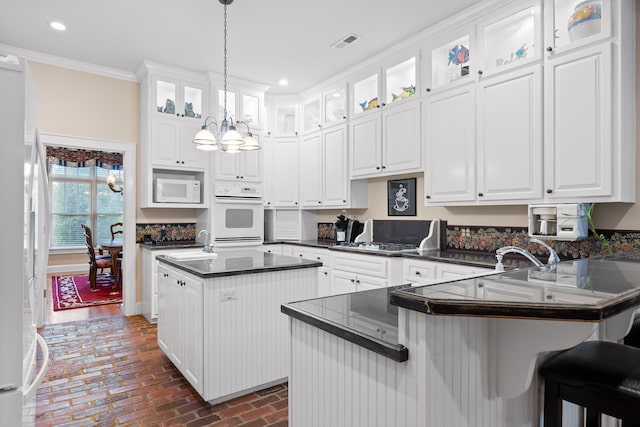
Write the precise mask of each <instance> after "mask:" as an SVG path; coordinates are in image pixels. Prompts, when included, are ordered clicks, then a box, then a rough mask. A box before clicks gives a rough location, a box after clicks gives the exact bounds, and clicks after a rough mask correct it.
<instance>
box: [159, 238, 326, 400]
mask: <svg viewBox="0 0 640 427" xmlns="http://www.w3.org/2000/svg"><path fill="white" fill-rule="evenodd" d="M180 258H182V259H180ZM157 259H158V261H159V262H160V264H159V266H158V269H157V274H158V345H159V347H160V348H161V349H162V351H163V352H164V353H165V354H166V355H167V357H168V358H169V359H170V360H171V361H172V362H173V364H174V365H175V366H176V367H177V368H178V370H180V372H181V373H182V374H183V375H184V377H185V378H186V379H187V380H188V381H189V383H190V384H191V385H192V386H193V387H194V389H195V390H196V391H197V392H198V393H199V394H200V396H202V398H203V399H205V400H207V401H209V402H210V403H216V402H220V401H225V400H228V399H230V398H233V397H235V396H240V395H243V394H246V393H248V392H251V391H254V390H259V389H262V388H266V387H269V386H271V385H274V384H278V383H281V382H284V381H286V379H287V376H288V375H289V366H290V363H289V351H288V349H289V330H288V322H287V320H288V319H287V317H286V316H284V315H283V314H282V313H281V312H280V305H281V304H283V303H286V302H290V301H298V300H303V299H309V298H315V297H317V295H318V293H317V292H318V272H317V267H320V266H322V263H321V262H317V261H310V260H304V259H298V258H292V257H287V256H282V255H275V254H270V253H265V252H262V251H257V250H255V251H254V250H242V251H240V250H238V251H229V252H220V253H215V254H209V255H208V256H207V254H200V255H199V256H194V257H193V258H191V259H189V257H188V256H187V257H180V256H176V257H175V258H173V257H169V256H168V255H162V256H158V257H157Z"/></svg>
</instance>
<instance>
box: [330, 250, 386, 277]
mask: <svg viewBox="0 0 640 427" xmlns="http://www.w3.org/2000/svg"><path fill="white" fill-rule="evenodd" d="M331 258H332V261H331V262H332V267H333V268H334V269H336V270H342V271H349V272H353V273H359V274H366V275H367V276H375V277H384V278H387V275H388V260H386V259H384V257H379V256H375V255H370V256H367V255H352V254H345V253H341V254H337V253H334V254H332V257H331Z"/></svg>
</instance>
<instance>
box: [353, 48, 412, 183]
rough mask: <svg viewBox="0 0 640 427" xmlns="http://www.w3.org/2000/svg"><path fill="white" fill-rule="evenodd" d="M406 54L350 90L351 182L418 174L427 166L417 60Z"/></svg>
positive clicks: (359, 81) (356, 82)
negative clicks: (386, 176) (422, 166)
mask: <svg viewBox="0 0 640 427" xmlns="http://www.w3.org/2000/svg"><path fill="white" fill-rule="evenodd" d="M417 57H418V55H415V54H409V55H408V54H404V55H402V56H397V57H394V58H392V59H390V60H387V61H386V62H385V65H383V67H382V68H381V69H380V70H379V71H378V72H377V73H374V74H369V75H365V76H364V77H362V78H359V79H356V80H354V81H353V82H352V84H351V85H350V87H351V103H352V109H351V114H352V116H351V117H352V120H351V121H350V144H349V156H350V158H351V178H368V177H375V176H381V175H392V174H398V173H406V172H414V171H417V170H419V169H420V167H421V164H422V155H421V153H422V143H421V137H420V135H421V134H420V132H421V120H420V118H421V116H420V103H419V102H418V97H417V96H416V81H417V59H416V58H417Z"/></svg>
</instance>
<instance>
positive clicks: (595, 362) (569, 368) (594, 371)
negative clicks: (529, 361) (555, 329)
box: [539, 341, 640, 427]
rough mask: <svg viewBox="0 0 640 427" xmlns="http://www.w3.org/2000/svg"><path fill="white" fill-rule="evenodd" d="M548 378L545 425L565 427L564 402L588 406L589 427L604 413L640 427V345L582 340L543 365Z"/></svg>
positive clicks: (541, 369)
mask: <svg viewBox="0 0 640 427" xmlns="http://www.w3.org/2000/svg"><path fill="white" fill-rule="evenodd" d="M539 372H540V375H542V376H543V377H544V379H545V395H544V426H545V427H560V426H562V401H563V400H566V401H568V402H571V403H574V404H576V405H579V406H582V407H584V408H586V409H587V424H586V425H587V427H599V426H600V422H601V421H600V419H601V415H602V414H607V415H610V416H612V417H615V418H619V419H621V420H622V425H623V426H624V427H627V426H631V427H639V426H640V348H635V347H631V346H627V345H624V344H617V343H612V342H605V341H587V342H583V343H581V344H579V345H577V346H575V347H573V348H571V349H569V350H567V351H564V352H562V353H559V354H557V355H555V356H553V357H551V358H550V359H548V360H546V361H545V362H543V363H542V364H541V365H540V369H539Z"/></svg>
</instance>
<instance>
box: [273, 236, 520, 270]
mask: <svg viewBox="0 0 640 427" xmlns="http://www.w3.org/2000/svg"><path fill="white" fill-rule="evenodd" d="M264 244H265V245H270V244H288V245H296V246H306V247H312V248H321V249H330V250H335V251H344V252H349V253H354V254H363V255H376V256H384V257H403V258H412V259H419V260H424V261H434V262H448V263H452V264H460V265H468V266H472V267H484V268H494V267H495V265H496V257H495V254H493V253H480V252H469V251H455V250H450V251H440V250H434V251H426V252H418V251H413V252H381V251H372V250H367V249H359V248H353V247H349V246H340V244H338V243H336V242H335V241H333V240H300V241H270V242H265V243H264ZM503 263H504V266H505V268H507V269H510V268H511V269H513V268H528V267H530V266H531V262H530V261H529V260H527V259H526V258H524V257H523V256H519V255H511V254H510V255H506V256H505V257H504V259H503Z"/></svg>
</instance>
